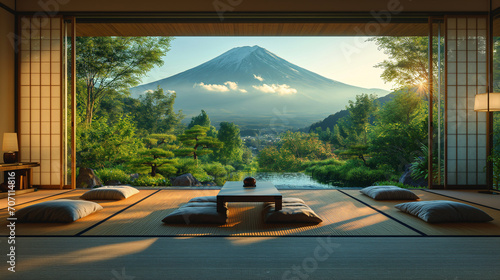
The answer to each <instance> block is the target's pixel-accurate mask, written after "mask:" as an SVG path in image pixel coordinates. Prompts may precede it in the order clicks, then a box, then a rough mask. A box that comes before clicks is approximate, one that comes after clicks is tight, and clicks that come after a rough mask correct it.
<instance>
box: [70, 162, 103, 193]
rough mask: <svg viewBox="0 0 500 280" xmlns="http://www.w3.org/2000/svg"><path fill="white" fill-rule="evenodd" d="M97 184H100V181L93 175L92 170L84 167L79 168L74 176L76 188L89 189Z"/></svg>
mask: <svg viewBox="0 0 500 280" xmlns="http://www.w3.org/2000/svg"><path fill="white" fill-rule="evenodd" d="M99 186H102V183H101V180H99V178H97V176H96V175H95V173H94V170H92V169H90V168H84V167H82V168H80V173H79V174H78V177H77V178H76V187H77V188H84V189H86V188H88V189H91V188H95V187H99Z"/></svg>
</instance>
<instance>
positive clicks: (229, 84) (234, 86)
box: [224, 81, 238, 90]
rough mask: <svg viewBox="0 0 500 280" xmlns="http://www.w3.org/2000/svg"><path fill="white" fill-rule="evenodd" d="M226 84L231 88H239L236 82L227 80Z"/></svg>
mask: <svg viewBox="0 0 500 280" xmlns="http://www.w3.org/2000/svg"><path fill="white" fill-rule="evenodd" d="M224 84H225V85H227V86H228V87H229V88H230V89H231V90H237V89H238V84H237V83H235V82H230V81H227V82H225V83H224Z"/></svg>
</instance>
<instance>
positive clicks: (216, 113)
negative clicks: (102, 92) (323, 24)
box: [131, 46, 388, 126]
mask: <svg viewBox="0 0 500 280" xmlns="http://www.w3.org/2000/svg"><path fill="white" fill-rule="evenodd" d="M332 67H343V66H342V65H332ZM360 75H362V73H360ZM158 85H159V86H160V87H162V88H163V89H164V90H171V91H175V92H176V93H177V99H176V101H175V105H174V107H175V108H176V109H182V110H183V112H184V113H185V114H187V115H188V116H191V115H196V114H199V112H200V110H201V109H204V110H205V111H207V113H208V114H209V116H210V117H211V118H212V119H213V120H215V121H233V120H234V121H236V120H242V119H243V120H244V119H252V118H253V119H260V120H262V121H264V122H266V119H283V118H285V119H286V120H287V121H288V122H292V123H290V125H291V126H300V124H298V123H297V122H301V121H310V120H314V119H322V118H324V116H325V115H329V114H331V113H332V112H336V111H338V110H340V109H344V108H345V106H346V105H347V101H348V100H353V99H354V97H355V96H356V95H357V94H361V93H368V94H371V93H374V94H376V95H378V96H382V95H386V94H388V91H385V90H381V89H366V88H361V87H356V86H351V85H348V84H344V83H341V82H338V81H335V80H332V79H328V78H326V77H323V76H321V75H318V74H316V73H314V72H311V71H309V70H307V69H304V68H302V67H300V66H297V65H295V64H292V63H290V62H288V61H286V60H284V59H282V58H281V57H279V56H277V55H275V54H273V53H271V52H270V51H268V50H266V49H264V48H262V47H259V46H253V47H250V46H245V47H237V48H233V49H231V50H229V51H227V52H225V53H223V54H221V55H219V56H218V57H216V58H214V59H212V60H210V61H207V62H205V63H203V64H201V65H199V66H197V67H194V68H191V69H189V70H186V71H184V72H181V73H179V74H176V75H173V76H170V77H168V78H165V79H161V80H158V81H155V82H152V83H148V84H144V85H140V86H138V87H135V88H132V89H131V92H132V94H133V96H138V95H140V94H141V93H143V92H144V91H146V90H153V89H155V88H156V87H157V86H158ZM298 120H301V121H298ZM236 122H238V121H236Z"/></svg>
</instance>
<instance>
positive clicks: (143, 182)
mask: <svg viewBox="0 0 500 280" xmlns="http://www.w3.org/2000/svg"><path fill="white" fill-rule="evenodd" d="M132 184H133V185H134V186H145V187H146V186H148V187H151V186H152V187H156V186H170V180H168V179H165V178H164V177H163V176H162V175H160V174H156V176H154V177H153V176H149V175H142V176H139V178H137V179H135V180H134V182H133V183H132Z"/></svg>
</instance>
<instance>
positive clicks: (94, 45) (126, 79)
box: [76, 37, 172, 125]
mask: <svg viewBox="0 0 500 280" xmlns="http://www.w3.org/2000/svg"><path fill="white" fill-rule="evenodd" d="M171 40H172V38H171V37H77V38H76V48H77V50H76V54H77V57H76V69H77V73H76V78H77V79H78V80H81V81H84V82H83V83H84V85H85V89H84V90H83V91H78V92H77V94H78V98H79V99H80V100H82V103H83V104H85V123H86V124H88V125H91V123H92V119H93V115H94V113H95V110H96V105H97V104H99V102H100V101H101V100H102V98H103V97H104V96H106V95H108V94H110V92H125V93H126V92H128V89H129V88H130V87H132V86H136V85H138V84H139V82H140V79H141V77H142V76H144V75H145V74H146V73H147V72H148V71H149V70H151V69H152V68H153V67H154V66H161V65H162V64H163V60H162V57H163V56H164V55H165V54H166V53H167V51H169V48H170V42H171Z"/></svg>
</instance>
